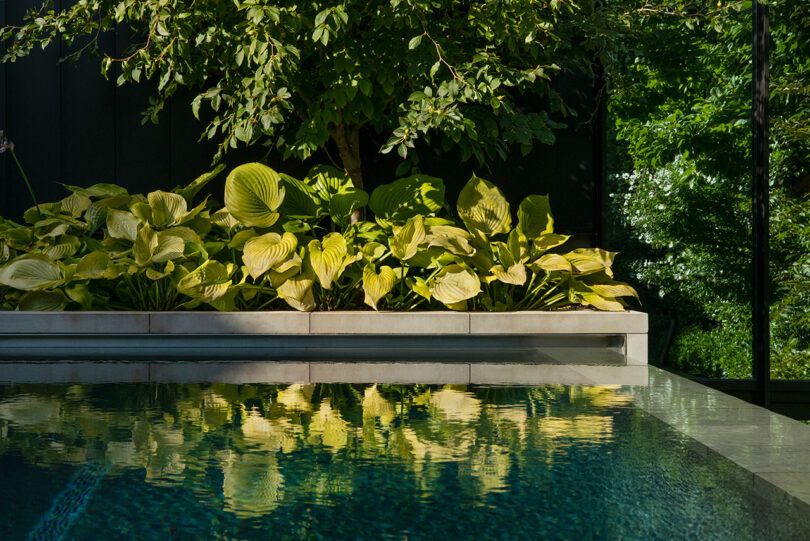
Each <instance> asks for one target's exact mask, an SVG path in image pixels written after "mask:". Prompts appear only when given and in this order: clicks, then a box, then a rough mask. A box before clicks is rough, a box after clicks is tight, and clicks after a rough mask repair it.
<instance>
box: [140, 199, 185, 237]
mask: <svg viewBox="0 0 810 541" xmlns="http://www.w3.org/2000/svg"><path fill="white" fill-rule="evenodd" d="M146 198H147V201H149V206H150V207H151V208H152V218H151V220H150V224H151V225H152V227H154V228H157V229H165V228H167V227H170V226H172V225H175V224H177V223H179V222H180V219H181V218H183V216H185V215H186V213H187V212H188V205H187V204H186V200H185V199H184V198H183V196H182V195H179V194H176V193H169V192H164V191H161V190H158V191H155V192H151V193H149V194H148V195H147V196H146Z"/></svg>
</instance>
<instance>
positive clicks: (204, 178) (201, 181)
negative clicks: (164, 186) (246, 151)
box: [172, 163, 225, 205]
mask: <svg viewBox="0 0 810 541" xmlns="http://www.w3.org/2000/svg"><path fill="white" fill-rule="evenodd" d="M223 169H225V164H224V163H221V164H219V165H217V166H216V167H215V168H214V169H213V170H211V171H208V172H207V173H203V174H202V175H200V176H199V177H197V178H196V179H194V180H193V181H192V182H191V183H190V184H189V185H188V186H186V187H185V188H180V187H177V188H175V189H174V190H172V191H173V192H174V193H176V194H179V195H180V196H181V197H182V198H183V199H185V200H186V203H188V204H189V205H190V204H191V203H192V202H193V201H194V197H195V196H196V195H197V194H198V193H199V191H200V190H202V189H203V188H204V187H205V185H206V184H208V183H209V182H211V181H212V180H214V179H215V178H217V175H219V174H220V173H221V172H222V170H223Z"/></svg>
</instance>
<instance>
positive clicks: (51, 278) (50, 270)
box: [0, 254, 62, 291]
mask: <svg viewBox="0 0 810 541" xmlns="http://www.w3.org/2000/svg"><path fill="white" fill-rule="evenodd" d="M61 282H62V271H61V269H60V268H59V265H57V264H56V263H54V262H53V261H52V260H51V259H49V258H48V257H47V256H44V255H39V254H28V255H23V256H20V257H18V258H17V259H14V260H13V261H11V262H9V263H6V264H5V265H3V266H2V267H0V284H2V285H5V286H8V287H12V288H14V289H20V290H22V291H37V290H41V289H48V288H50V287H53V286H56V285H59V284H60V283H61Z"/></svg>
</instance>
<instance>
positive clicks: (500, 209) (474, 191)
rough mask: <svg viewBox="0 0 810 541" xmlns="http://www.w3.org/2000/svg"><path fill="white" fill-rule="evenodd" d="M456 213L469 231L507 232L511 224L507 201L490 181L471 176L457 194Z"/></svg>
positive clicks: (484, 232)
mask: <svg viewBox="0 0 810 541" xmlns="http://www.w3.org/2000/svg"><path fill="white" fill-rule="evenodd" d="M457 209H458V215H459V217H460V218H461V220H462V221H463V222H464V225H466V226H467V229H469V230H470V232H477V233H480V234H483V235H486V236H492V235H497V234H498V233H508V232H509V229H510V228H511V226H512V217H511V216H510V214H509V203H508V202H507V201H506V198H505V197H504V196H503V193H501V191H500V190H499V189H498V188H497V187H496V186H495V185H494V184H492V183H491V182H489V181H488V180H484V179H482V178H478V177H476V176H474V175H473V177H472V178H471V179H470V180H469V182H467V184H466V185H465V186H464V188H463V189H462V190H461V194H459V196H458V205H457Z"/></svg>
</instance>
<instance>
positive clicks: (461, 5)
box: [0, 0, 593, 187]
mask: <svg viewBox="0 0 810 541" xmlns="http://www.w3.org/2000/svg"><path fill="white" fill-rule="evenodd" d="M591 4H592V2H591V1H590V0H583V1H581V0H576V1H566V2H563V1H560V0H540V1H538V0H515V1H508V2H505V1H499V2H457V1H455V0H387V1H367V0H364V1H356V0H346V1H344V2H305V3H301V2H289V1H288V2H276V1H273V2H271V1H269V0H236V1H224V0H197V1H193V2H192V1H183V0H81V1H80V2H78V3H75V4H74V5H72V6H69V7H66V8H63V9H61V10H53V9H50V7H49V3H45V4H44V5H43V6H42V7H41V8H40V9H38V10H33V11H31V12H30V13H29V14H28V16H27V18H26V20H25V22H24V23H23V24H22V25H21V26H8V27H6V28H5V29H3V30H2V32H0V38H2V39H4V40H6V41H7V42H8V47H7V52H6V55H5V57H4V58H3V60H4V61H14V60H16V59H17V58H19V57H21V56H24V55H26V54H28V53H29V52H30V51H31V50H32V49H33V48H34V47H35V46H42V47H47V46H48V45H50V44H52V43H54V42H55V41H56V40H57V38H61V39H63V40H65V41H66V42H67V43H68V44H69V45H76V44H78V45H80V47H79V48H77V49H76V50H74V52H72V53H71V54H70V57H73V58H75V57H77V56H78V55H81V54H84V53H85V52H87V51H96V52H100V53H101V57H102V60H101V67H102V71H103V73H104V74H107V75H109V74H113V73H116V72H118V73H119V75H118V77H117V80H118V83H119V84H124V83H129V82H132V83H145V82H146V81H151V82H152V84H154V85H155V88H156V91H155V96H154V97H153V98H152V99H151V103H150V104H149V106H148V108H147V109H146V113H145V114H146V116H147V117H148V118H149V119H151V120H153V121H157V120H158V118H159V114H160V111H161V109H162V108H163V106H164V103H165V102H166V101H167V100H168V99H169V98H170V97H171V96H172V95H173V94H174V93H175V92H176V91H177V90H178V88H180V87H183V86H185V87H189V88H191V89H192V90H193V91H194V92H196V95H195V97H194V98H193V101H192V102H191V107H192V108H193V111H194V114H195V115H198V116H203V117H204V118H205V119H206V120H207V121H208V125H207V128H206V132H205V134H204V137H206V138H208V139H215V138H216V139H218V140H219V141H220V147H219V153H218V155H221V154H222V153H223V152H225V151H226V150H227V149H228V148H235V147H236V146H237V145H239V144H240V143H243V144H251V143H257V142H260V143H263V144H267V145H269V146H273V147H277V148H278V149H279V150H280V151H281V152H282V153H283V156H284V157H285V158H286V157H297V158H301V159H304V158H306V157H308V156H309V155H311V154H312V153H313V152H314V151H315V150H317V149H319V148H323V147H325V146H326V145H327V144H328V143H329V142H330V141H331V142H333V143H334V145H335V147H336V148H337V151H338V153H339V156H340V160H341V161H342V165H343V167H344V168H345V170H346V171H347V172H348V173H349V175H350V176H351V178H352V180H353V183H354V184H355V186H356V187H362V185H363V176H362V164H361V161H360V156H361V154H360V138H359V134H360V131H361V130H362V129H371V130H374V131H375V132H377V133H381V134H384V135H386V137H387V138H388V139H387V142H386V143H385V144H384V145H383V146H382V148H381V149H380V150H381V152H384V153H385V152H391V151H394V150H395V151H396V152H397V153H398V154H399V155H400V156H401V157H402V158H403V159H404V160H405V161H404V162H403V163H402V165H401V166H400V169H399V171H398V172H399V173H404V172H406V171H408V170H409V169H410V168H411V167H413V166H415V165H416V164H417V163H418V156H417V155H416V153H415V151H414V150H413V149H414V144H415V142H416V141H417V140H418V139H420V138H421V139H424V140H426V141H430V142H431V144H433V145H439V144H440V145H441V147H442V148H444V149H450V148H452V147H458V148H459V149H460V151H461V155H462V157H463V158H464V159H468V158H471V157H475V158H476V159H477V160H478V161H479V162H482V163H483V162H485V161H488V160H492V159H494V158H501V159H504V158H505V157H506V155H507V148H508V147H509V146H511V145H516V146H517V147H519V148H520V150H521V151H522V152H524V153H527V152H529V151H530V150H531V148H532V145H533V144H535V143H536V142H538V141H539V142H542V143H551V142H553V141H554V134H553V130H554V129H555V128H559V127H561V126H562V124H560V123H559V122H560V120H561V117H564V116H565V115H566V114H567V113H568V111H567V109H566V105H565V104H564V103H563V101H562V99H561V98H560V95H559V94H558V93H557V91H556V90H555V89H554V85H553V83H552V77H553V75H555V74H557V73H559V72H560V70H561V69H563V65H564V67H565V68H566V69H576V68H577V67H582V68H586V69H587V64H588V62H587V61H588V54H587V51H586V49H588V48H589V47H590V46H591V43H590V41H589V40H587V39H584V36H586V34H585V33H583V31H582V21H584V20H587V19H588V17H590V16H591V15H592V14H593V8H592V5H591ZM121 25H127V26H129V27H130V28H131V29H132V30H133V31H134V34H135V35H136V36H138V38H137V39H135V41H137V43H136V44H135V45H133V46H132V47H131V49H130V50H129V51H128V52H127V54H126V55H125V56H123V57H118V58H116V57H113V56H111V55H110V54H108V53H107V52H103V51H99V47H98V39H99V36H100V35H101V34H102V33H104V32H110V31H113V30H114V29H116V28H119V27H120V26H121ZM74 42H75V43H74ZM525 103H529V104H530V105H531V106H530V107H526V106H524V105H523V104H525ZM541 104H542V105H541ZM206 109H210V112H209V111H207V110H206Z"/></svg>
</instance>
